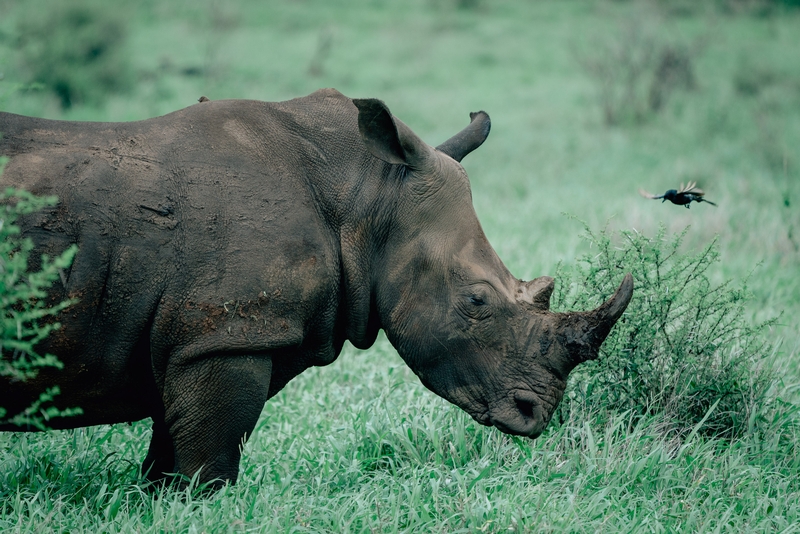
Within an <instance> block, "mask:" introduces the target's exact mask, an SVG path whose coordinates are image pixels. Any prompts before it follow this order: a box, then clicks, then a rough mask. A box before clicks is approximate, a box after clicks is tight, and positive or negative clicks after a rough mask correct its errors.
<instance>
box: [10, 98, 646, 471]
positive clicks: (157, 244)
mask: <svg viewBox="0 0 800 534" xmlns="http://www.w3.org/2000/svg"><path fill="white" fill-rule="evenodd" d="M0 133H2V138H0V155H5V156H8V157H9V163H8V165H7V167H6V169H5V172H4V174H3V175H2V177H1V178H0V181H2V184H3V186H4V187H5V186H14V187H18V188H23V189H26V190H28V191H31V192H33V193H35V194H37V195H57V196H58V198H59V203H58V204H57V205H56V206H55V207H53V208H49V209H45V210H43V211H41V212H37V213H34V214H32V215H28V216H26V217H24V218H23V219H22V221H21V226H22V230H23V235H24V236H26V237H30V238H32V240H33V241H34V243H35V246H36V248H35V250H34V252H33V253H32V258H38V257H40V256H41V254H50V255H51V256H53V255H56V254H59V253H61V252H62V251H63V250H65V249H66V248H67V247H68V246H70V245H72V244H77V245H78V247H79V248H78V253H77V256H76V258H75V260H74V262H73V264H72V266H71V268H70V269H69V271H68V272H66V273H65V276H64V279H63V283H60V282H57V283H56V284H55V285H54V287H53V288H52V290H51V295H50V298H51V299H52V301H53V302H58V301H60V300H62V299H65V298H76V299H78V302H77V304H74V305H73V306H71V307H69V308H67V309H66V310H64V311H63V312H61V313H60V315H59V317H58V320H59V322H60V323H61V324H62V327H61V328H60V329H59V330H56V331H54V332H53V333H52V334H51V335H50V336H49V338H47V339H46V340H45V341H44V342H43V343H42V344H41V346H40V347H39V351H40V352H42V353H44V352H48V353H52V354H55V355H56V356H57V357H58V358H59V359H60V360H61V361H62V362H63V363H64V369H63V370H56V369H43V370H41V371H40V372H39V374H38V375H37V376H36V377H35V378H34V379H31V380H28V381H25V382H11V381H10V380H9V379H8V378H0V386H1V387H0V406H3V407H5V408H7V409H8V416H13V415H14V414H15V413H17V412H19V411H21V410H23V409H25V408H27V407H28V406H29V405H30V404H31V403H32V402H33V401H34V400H35V399H36V398H37V397H38V394H39V393H40V392H41V391H43V390H44V389H46V388H47V387H50V386H53V385H58V386H59V387H60V390H61V394H60V395H59V396H58V397H56V400H55V404H56V405H57V406H58V407H61V408H67V407H73V406H78V407H80V408H81V409H82V410H83V414H82V415H78V416H74V417H67V418H56V419H53V420H51V421H50V424H51V426H52V427H53V428H74V427H80V426H88V425H98V424H106V423H120V422H128V421H136V420H140V419H144V418H148V417H149V418H152V420H153V436H152V440H151V443H150V448H149V451H148V454H147V457H146V459H145V461H144V464H143V466H142V468H143V472H145V473H146V474H147V475H148V477H150V478H151V479H159V478H162V477H164V476H165V474H167V473H180V474H184V475H189V476H191V475H194V474H195V473H197V471H200V475H199V478H200V480H201V481H218V482H219V483H221V482H224V481H230V482H235V480H236V477H237V474H238V465H239V458H240V445H241V442H242V439H243V438H244V439H246V437H247V436H249V435H250V433H251V432H252V430H253V428H254V426H255V423H256V421H257V419H258V417H259V414H260V413H261V410H262V408H263V405H264V403H265V402H266V401H267V400H268V399H269V398H270V397H272V396H273V395H275V394H276V393H277V392H278V391H280V390H281V389H282V388H283V387H284V386H285V385H286V383H287V382H289V381H290V380H291V379H292V378H293V377H295V376H297V375H298V374H299V373H301V372H302V371H303V370H305V369H307V368H309V367H311V366H318V365H326V364H329V363H331V362H332V361H333V360H334V359H335V358H336V357H337V355H338V354H339V352H340V351H341V349H342V346H343V344H344V342H345V341H350V342H351V343H352V344H353V345H354V346H356V347H358V348H361V349H366V348H368V347H369V346H370V345H372V343H373V342H374V341H375V338H376V336H377V334H378V332H379V330H380V329H383V330H384V331H385V332H386V334H387V336H388V338H389V340H390V341H391V343H392V344H393V345H394V347H395V348H396V349H397V350H398V352H399V354H400V355H401V357H402V358H403V359H404V360H405V361H406V363H407V364H408V365H409V366H410V367H411V368H412V369H413V370H414V372H415V373H416V374H417V375H418V376H419V378H420V379H421V380H422V382H423V383H424V384H425V385H426V386H427V387H428V388H430V389H431V390H433V391H434V392H435V393H437V394H439V395H441V396H443V397H444V398H446V399H447V400H449V401H450V402H453V403H455V404H457V405H458V406H460V407H461V408H463V409H464V410H466V411H467V412H468V413H469V414H470V415H471V416H472V417H474V418H475V419H476V420H477V421H479V422H480V423H482V424H485V425H494V426H496V427H497V428H499V429H500V430H501V431H503V432H507V433H511V434H517V435H524V436H530V437H536V436H538V435H539V434H540V433H541V432H542V430H543V429H544V428H545V426H546V425H547V423H548V421H549V419H550V416H551V415H552V413H553V410H554V409H555V407H556V405H557V404H558V402H559V400H560V398H561V395H562V393H563V391H564V387H565V381H566V378H567V374H568V373H569V372H570V370H571V369H572V368H573V367H574V366H575V365H578V364H579V363H580V362H582V361H585V360H587V359H591V358H595V357H596V356H597V350H598V348H599V346H600V344H601V343H602V341H603V339H604V338H605V337H606V335H607V334H608V332H609V330H610V329H611V327H612V326H613V324H614V322H615V321H616V320H617V319H618V318H619V316H620V315H621V314H622V312H623V311H624V309H625V307H626V306H627V303H628V301H629V299H630V296H631V293H632V287H633V286H632V281H631V278H630V275H627V276H626V277H625V279H624V280H623V282H622V285H621V286H620V288H619V289H618V290H617V292H616V294H615V295H614V296H612V297H611V298H610V299H609V300H608V301H607V302H606V303H605V304H603V305H602V306H601V307H600V308H598V309H597V310H594V311H590V312H576V313H570V314H560V313H552V312H550V311H549V310H548V304H549V296H550V293H551V292H552V289H553V280H552V279H551V278H549V277H541V278H537V279H536V280H533V281H531V282H523V281H520V280H518V279H516V278H514V277H513V276H512V275H511V274H510V273H509V271H508V270H507V269H506V268H505V267H504V265H503V264H502V262H501V261H500V259H499V258H498V257H497V255H496V254H495V252H494V250H493V249H492V247H491V246H490V245H489V243H488V241H487V239H486V237H485V235H484V233H483V231H482V230H481V227H480V224H479V222H478V220H477V217H476V215H475V212H474V209H473V207H472V201H471V193H470V188H469V181H468V178H467V175H466V173H465V172H464V170H463V168H462V167H461V165H460V164H459V161H460V160H461V158H463V157H464V156H465V155H466V154H468V153H469V152H470V151H472V150H474V149H475V148H476V147H477V146H479V145H480V144H481V143H482V142H483V140H484V139H485V138H486V136H487V135H488V133H489V117H488V116H487V115H486V114H485V113H483V112H480V113H474V114H472V121H471V123H470V125H469V126H467V127H466V128H465V129H464V130H463V131H462V132H459V133H458V134H456V135H455V136H454V137H453V138H451V139H450V140H448V141H447V142H445V143H444V144H442V145H440V146H439V147H437V148H432V147H430V146H428V145H427V144H425V143H424V142H423V141H421V140H420V139H419V138H418V137H417V136H416V135H415V134H414V133H413V132H412V131H411V130H410V129H409V128H408V127H407V126H406V125H405V124H403V123H402V122H401V121H399V120H398V119H396V118H394V117H393V116H392V115H391V113H390V112H389V110H388V109H387V108H386V106H385V105H384V104H383V103H382V102H380V101H378V100H373V99H368V100H351V99H349V98H347V97H345V96H343V95H342V94H340V93H338V92H337V91H335V90H330V89H328V90H320V91H317V92H315V93H313V94H312V95H309V96H307V97H304V98H298V99H294V100H290V101H286V102H279V103H267V102H258V101H242V100H228V101H212V102H204V103H201V104H196V105H194V106H191V107H189V108H186V109H183V110H180V111H177V112H174V113H171V114H169V115H165V116H163V117H158V118H154V119H149V120H144V121H138V122H130V123H88V122H87V123H78V122H65V121H51V120H43V119H36V118H29V117H22V116H18V115H13V114H9V113H0ZM0 430H12V431H17V430H26V429H20V428H19V427H15V426H12V425H10V424H8V423H0Z"/></svg>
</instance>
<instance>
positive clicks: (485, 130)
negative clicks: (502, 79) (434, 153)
mask: <svg viewBox="0 0 800 534" xmlns="http://www.w3.org/2000/svg"><path fill="white" fill-rule="evenodd" d="M469 120H470V122H469V126H467V127H466V128H464V129H463V130H461V131H460V132H458V133H457V134H456V135H454V136H453V137H451V138H450V139H448V140H447V141H445V142H444V143H442V144H441V145H439V146H437V147H436V150H438V151H440V152H444V153H445V154H447V155H448V156H450V157H451V158H453V159H454V160H456V161H461V160H462V159H464V156H466V155H467V154H469V153H470V152H472V151H473V150H475V149H476V148H478V147H479V146H481V145H482V144H483V142H484V141H486V138H487V137H488V136H489V130H491V129H492V121H491V120H490V119H489V115H488V114H487V113H486V112H485V111H478V112H476V113H470V114H469Z"/></svg>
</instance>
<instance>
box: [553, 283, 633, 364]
mask: <svg viewBox="0 0 800 534" xmlns="http://www.w3.org/2000/svg"><path fill="white" fill-rule="evenodd" d="M632 296H633V276H631V274H630V273H628V274H626V275H625V278H623V279H622V283H621V284H620V285H619V288H617V291H616V292H615V293H614V294H613V295H612V296H611V298H609V299H608V300H607V301H605V302H604V303H603V304H601V305H600V306H599V307H598V308H596V309H594V310H592V311H589V312H578V313H568V314H565V315H566V323H567V324H566V325H565V328H564V331H563V334H564V336H565V338H566V339H565V341H566V343H567V345H568V346H569V347H570V352H571V353H572V355H573V358H574V359H575V364H576V365H577V364H579V363H581V362H584V361H586V360H594V359H596V358H597V354H598V351H599V350H600V345H602V344H603V341H605V339H606V337H608V334H609V333H610V332H611V329H612V328H613V327H614V324H615V323H616V322H617V320H618V319H619V318H620V317H621V316H622V312H624V311H625V308H627V307H628V303H629V302H630V301H631V297H632Z"/></svg>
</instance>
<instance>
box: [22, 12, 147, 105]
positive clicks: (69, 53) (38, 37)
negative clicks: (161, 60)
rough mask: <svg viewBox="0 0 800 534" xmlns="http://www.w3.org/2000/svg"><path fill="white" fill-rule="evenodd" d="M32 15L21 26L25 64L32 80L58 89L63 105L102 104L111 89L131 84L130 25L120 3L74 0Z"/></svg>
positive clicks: (118, 88)
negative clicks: (117, 4) (121, 11)
mask: <svg viewBox="0 0 800 534" xmlns="http://www.w3.org/2000/svg"><path fill="white" fill-rule="evenodd" d="M27 13H28V15H27V16H25V17H23V18H22V19H21V20H20V22H19V24H18V28H17V30H18V33H19V39H18V42H17V49H18V51H19V54H20V60H21V68H22V70H23V72H24V73H25V76H26V77H27V81H28V82H29V83H40V84H43V85H44V86H45V87H46V88H47V89H49V90H50V91H53V92H54V93H55V94H56V95H57V96H58V98H59V100H60V102H61V106H62V107H63V108H65V109H66V108H69V107H71V106H72V105H74V104H80V103H83V104H94V105H97V104H102V102H103V101H104V99H105V97H106V96H107V94H108V93H114V92H122V91H124V90H125V89H126V88H127V87H128V86H129V85H130V83H131V80H132V77H133V76H132V70H131V66H130V62H129V61H128V56H127V54H126V51H125V43H126V26H125V23H124V19H123V18H122V15H121V13H120V11H119V9H118V7H117V6H116V4H111V3H102V2H97V1H93V0H73V1H70V2H58V3H53V4H52V5H51V4H46V8H45V6H42V9H35V8H34V9H30V10H28V11H27Z"/></svg>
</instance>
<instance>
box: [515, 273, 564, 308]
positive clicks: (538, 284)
mask: <svg viewBox="0 0 800 534" xmlns="http://www.w3.org/2000/svg"><path fill="white" fill-rule="evenodd" d="M554 287H555V280H554V279H553V278H551V277H550V276H540V277H539V278H536V279H534V280H531V281H530V282H522V283H520V286H519V288H518V289H517V301H518V302H520V303H522V304H523V305H525V307H527V308H529V309H531V310H533V311H547V310H549V309H550V295H552V294H553V288H554Z"/></svg>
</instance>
